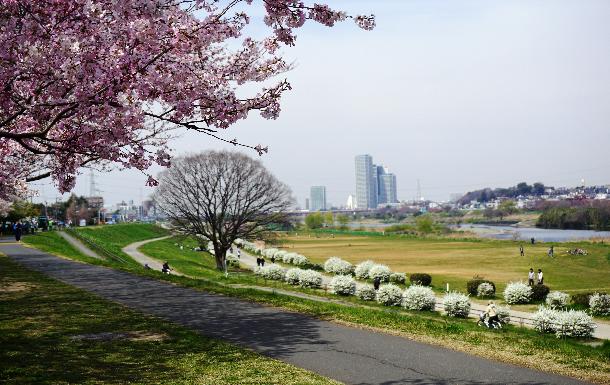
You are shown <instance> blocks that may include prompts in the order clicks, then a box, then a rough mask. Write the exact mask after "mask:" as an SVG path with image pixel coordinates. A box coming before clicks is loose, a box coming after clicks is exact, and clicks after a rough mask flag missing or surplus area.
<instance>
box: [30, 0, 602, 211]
mask: <svg viewBox="0 0 610 385" xmlns="http://www.w3.org/2000/svg"><path fill="white" fill-rule="evenodd" d="M320 2H322V1H320ZM326 3H328V4H331V5H333V6H335V7H338V8H340V9H343V10H346V11H348V12H350V13H374V14H375V15H376V16H377V25H378V27H377V28H376V29H375V30H373V31H371V32H367V31H363V30H360V29H358V28H357V27H356V26H355V25H354V24H353V23H351V22H347V23H343V24H342V25H339V26H338V27H335V28H331V29H329V28H326V27H322V26H316V25H313V24H310V25H309V26H308V27H305V28H304V29H303V30H301V31H300V34H299V35H298V36H299V37H298V40H297V46H296V47H293V48H287V49H285V50H284V52H285V56H286V57H288V58H290V60H294V62H295V69H294V70H292V71H291V72H289V73H288V74H286V76H287V78H288V79H289V80H290V81H291V83H292V86H293V90H292V91H291V92H290V93H288V94H286V96H285V98H284V100H283V105H282V114H281V116H280V118H279V119H278V120H276V121H268V120H265V119H262V118H260V117H258V116H255V115H254V114H253V115H252V116H251V118H249V119H248V120H246V121H243V122H240V123H238V124H236V125H235V126H234V127H232V128H230V129H229V130H227V131H226V133H225V134H226V137H227V138H229V139H232V138H233V137H236V138H238V139H239V140H240V141H242V142H244V143H251V144H256V143H262V144H265V145H268V146H269V148H270V153H269V154H267V155H264V156H263V157H262V160H263V162H264V163H265V165H266V166H267V167H268V168H269V169H270V170H271V171H272V172H273V173H274V174H275V175H276V176H277V177H278V178H279V179H280V180H282V181H284V182H285V183H287V184H288V185H289V186H291V187H292V189H293V191H294V194H295V196H296V197H297V198H298V201H299V203H300V205H302V206H303V205H304V199H305V197H306V196H308V194H309V187H310V186H312V185H325V186H326V187H327V196H328V200H329V201H330V202H332V203H334V204H344V203H345V201H346V199H347V196H348V195H349V194H350V193H354V192H355V176H354V173H355V171H354V156H355V155H357V154H363V153H368V154H371V155H372V156H373V159H374V161H375V162H376V163H378V164H383V165H385V166H387V167H388V168H389V169H390V171H391V172H394V173H395V174H396V176H397V185H398V198H399V199H400V200H407V199H412V198H413V197H414V196H415V194H416V186H417V180H418V179H419V180H420V183H421V189H422V194H423V196H424V197H426V198H430V199H435V200H446V199H448V198H449V196H450V194H452V193H464V192H466V191H469V190H473V189H476V188H481V187H486V186H491V187H499V186H510V185H514V184H516V183H517V182H520V181H527V182H530V183H532V182H536V181H541V182H544V183H545V184H548V185H555V186H559V185H562V186H563V185H567V186H574V185H577V184H578V183H579V181H580V180H581V178H585V179H586V183H587V184H608V183H610V172H609V170H610V155H609V154H610V151H608V147H609V145H610V41H609V37H610V23H609V22H608V20H610V1H608V0H599V1H594V0H579V1H573V0H567V1H561V0H547V1H543V0H523V1H509V0H501V1H500V0H498V1H492V0H481V1H462V0H460V1H455V0H446V1H439V0H421V1H409V0H386V1H380V0H369V1H363V0H360V1H355V0H354V1H350V0H335V1H326ZM253 22H254V24H253V28H254V32H255V33H258V32H259V31H260V29H261V25H260V23H259V20H254V21H253ZM173 147H174V148H175V154H183V153H186V152H196V151H202V150H205V149H210V148H222V147H225V146H223V145H221V144H220V143H218V142H215V141H212V140H210V139H209V138H208V137H207V136H204V135H201V134H195V133H184V134H183V136H182V137H181V138H179V139H177V140H175V141H174V142H173ZM253 155H254V156H256V155H255V154H253ZM96 179H97V184H98V187H99V189H100V190H101V191H103V194H102V195H103V196H104V197H105V199H106V202H107V203H110V204H114V203H117V202H119V201H121V200H126V201H127V200H130V199H133V200H134V201H136V202H137V201H139V200H140V197H141V196H143V197H146V196H147V195H148V194H150V193H151V192H152V190H151V189H149V188H147V187H145V186H144V182H145V179H146V178H145V177H144V176H142V175H141V174H139V173H138V172H133V171H115V172H112V173H110V174H96ZM35 187H37V188H39V189H40V191H41V197H40V198H39V200H43V201H44V200H46V201H53V200H55V197H56V196H58V194H57V193H56V190H55V189H54V188H52V187H50V185H44V183H38V184H37V186H35ZM88 191H89V176H88V173H85V174H84V175H83V176H81V177H80V178H79V179H78V183H77V187H76V189H75V192H76V193H77V194H83V195H87V194H88Z"/></svg>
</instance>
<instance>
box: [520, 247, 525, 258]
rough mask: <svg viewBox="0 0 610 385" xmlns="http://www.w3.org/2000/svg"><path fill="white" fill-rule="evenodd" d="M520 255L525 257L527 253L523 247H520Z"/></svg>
mask: <svg viewBox="0 0 610 385" xmlns="http://www.w3.org/2000/svg"><path fill="white" fill-rule="evenodd" d="M519 254H521V256H522V257H524V256H525V251H524V250H523V245H519Z"/></svg>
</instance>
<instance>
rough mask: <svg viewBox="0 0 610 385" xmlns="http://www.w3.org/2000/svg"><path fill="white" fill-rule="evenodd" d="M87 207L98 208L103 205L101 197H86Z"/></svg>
mask: <svg viewBox="0 0 610 385" xmlns="http://www.w3.org/2000/svg"><path fill="white" fill-rule="evenodd" d="M86 199H87V207H88V208H90V209H95V210H99V209H101V208H103V207H104V198H103V197H87V198H86Z"/></svg>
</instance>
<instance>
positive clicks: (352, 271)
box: [324, 257, 432, 286]
mask: <svg viewBox="0 0 610 385" xmlns="http://www.w3.org/2000/svg"><path fill="white" fill-rule="evenodd" d="M324 271H326V272H327V273H330V274H335V275H353V276H355V277H356V278H357V279H362V280H367V279H369V280H375V279H379V280H380V281H381V282H392V283H397V284H405V283H406V282H407V275H406V274H405V273H396V272H392V270H391V269H390V268H389V267H388V266H387V265H383V264H380V263H375V262H373V261H371V260H367V261H364V262H360V263H359V264H357V265H356V266H354V265H353V264H351V263H350V262H348V261H345V260H343V259H341V258H339V257H330V258H329V259H327V260H326V262H324ZM409 282H411V284H413V285H419V286H430V285H431V284H432V277H431V276H430V275H429V274H423V273H414V274H411V275H410V276H409Z"/></svg>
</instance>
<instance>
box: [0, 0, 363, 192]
mask: <svg viewBox="0 0 610 385" xmlns="http://www.w3.org/2000/svg"><path fill="white" fill-rule="evenodd" d="M252 3H253V2H252V0H224V1H223V0H122V1H111V0H97V1H91V0H71V1H58V0H20V1H14V0H8V1H2V2H0V198H3V199H6V198H8V197H11V196H14V195H15V194H19V193H22V192H23V189H24V182H25V181H33V180H38V179H41V178H46V177H52V179H53V181H54V182H55V184H56V185H57V187H58V189H59V191H60V192H66V191H69V190H71V189H72V188H73V186H74V183H75V179H76V175H77V173H78V170H79V168H81V167H83V166H90V165H93V164H95V165H98V166H99V167H106V166H109V165H118V166H119V167H126V168H136V169H139V170H142V171H143V172H146V170H147V169H148V168H149V167H150V166H151V165H153V164H158V165H162V166H167V165H169V162H170V149H169V146H168V138H169V137H170V131H171V130H173V129H176V128H179V127H182V128H185V129H189V130H195V131H199V132H202V133H205V134H207V135H210V136H212V137H214V138H216V139H218V140H224V141H226V142H229V143H232V144H234V145H236V146H237V145H241V146H246V147H250V148H252V149H255V150H256V151H258V152H259V153H264V152H266V151H267V149H266V147H263V145H261V144H258V145H254V144H243V143H239V142H238V140H237V139H229V138H225V137H224V136H222V134H220V133H219V130H222V129H226V128H228V127H229V126H231V125H232V124H233V123H235V122H237V121H239V120H241V119H245V118H246V117H247V116H248V114H249V113H250V112H252V111H258V112H259V113H260V114H261V115H262V116H263V117H265V118H268V119H275V118H277V116H278V114H279V113H280V98H281V96H282V94H283V93H284V92H285V91H287V90H289V89H290V84H289V83H288V81H287V80H286V79H276V80H275V81H274V83H272V84H270V83H269V82H268V80H270V79H273V78H277V76H278V75H280V74H282V73H284V72H285V71H287V70H289V69H290V65H289V64H288V63H286V62H285V60H284V59H283V58H282V56H281V55H280V54H279V53H278V48H279V47H280V45H282V44H283V45H289V46H290V45H294V44H295V41H296V35H295V30H296V29H298V28H300V27H302V26H303V25H304V24H305V22H307V21H308V20H313V21H315V22H317V23H321V24H323V25H326V26H333V25H335V23H337V22H340V21H343V20H346V19H348V18H352V19H353V20H354V21H355V22H356V24H357V25H358V26H360V27H361V28H363V29H372V28H373V26H374V24H375V21H374V18H373V17H372V16H354V17H352V16H348V15H347V14H346V13H344V12H342V11H337V10H333V9H330V8H329V7H328V6H326V5H323V4H312V5H307V4H304V3H303V2H301V1H295V0H264V1H262V5H260V6H261V7H262V8H264V14H265V16H264V22H265V23H266V25H267V26H268V28H269V33H268V36H267V37H265V38H262V39H258V40H257V39H254V38H252V37H249V36H246V35H245V34H244V28H245V27H246V26H247V25H248V23H250V17H249V15H248V13H246V11H248V12H249V11H252V9H251V8H252V7H255V5H253V4H252ZM252 12H256V11H252ZM235 42H237V44H235ZM229 43H231V44H229ZM262 82H265V84H264V85H262ZM253 83H259V84H261V85H259V86H258V87H252V86H251V84H253ZM253 89H254V90H255V91H252V90H253ZM256 89H257V90H256ZM248 94H249V96H248ZM243 95H246V96H243ZM147 183H148V184H149V185H155V184H156V183H157V182H156V180H155V179H154V178H153V177H152V176H150V175H149V179H148V182H147Z"/></svg>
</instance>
